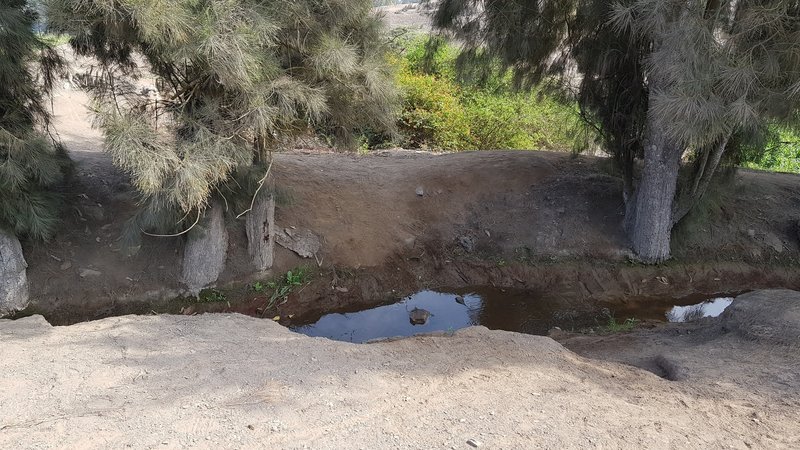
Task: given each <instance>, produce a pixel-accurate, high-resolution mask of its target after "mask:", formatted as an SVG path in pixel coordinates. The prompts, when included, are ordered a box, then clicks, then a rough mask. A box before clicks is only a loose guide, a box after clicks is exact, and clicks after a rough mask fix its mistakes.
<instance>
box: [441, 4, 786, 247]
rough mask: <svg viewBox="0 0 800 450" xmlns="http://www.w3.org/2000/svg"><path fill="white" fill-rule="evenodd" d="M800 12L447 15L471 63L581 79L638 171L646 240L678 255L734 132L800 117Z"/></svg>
mask: <svg viewBox="0 0 800 450" xmlns="http://www.w3.org/2000/svg"><path fill="white" fill-rule="evenodd" d="M799 17H800V6H799V4H798V2H796V1H788V0H762V1H748V0H745V1H741V0H740V1H718V0H709V1H707V2H686V1H678V0H635V1H632V0H622V1H619V2H618V1H610V0H583V1H581V0H558V1H555V0H544V1H542V2H529V1H526V0H493V1H484V0H443V1H442V2H441V3H440V4H439V6H438V9H437V12H436V14H435V16H434V25H435V26H436V27H437V28H438V29H440V30H442V31H444V32H447V33H451V34H454V35H455V36H456V37H458V38H459V39H460V40H461V41H462V42H464V46H465V47H464V48H465V49H464V52H463V54H462V60H463V63H462V65H468V64H470V63H473V64H474V63H480V62H482V61H487V60H498V61H500V63H501V64H502V65H503V66H504V67H506V68H509V69H511V70H513V72H514V74H515V76H516V79H517V81H518V85H519V86H521V87H529V86H531V85H534V84H536V83H540V82H542V81H552V80H553V79H560V80H561V81H562V82H563V84H562V86H566V87H568V88H569V87H573V86H574V85H575V84H576V83H575V81H576V80H578V83H577V84H578V86H577V87H578V93H577V98H578V100H579V103H580V105H581V111H582V114H583V116H584V118H585V119H586V120H587V121H589V122H590V123H592V124H594V125H595V126H596V127H597V128H598V129H599V131H600V133H601V135H602V136H603V137H604V139H605V141H606V147H607V148H608V150H609V151H610V152H611V153H612V154H613V155H614V156H615V158H616V160H617V161H618V163H619V164H620V166H621V167H622V169H623V173H624V174H625V176H624V181H625V186H624V194H625V201H626V217H625V225H626V230H627V231H628V234H629V237H630V239H631V243H632V246H633V249H634V251H635V252H636V253H637V254H638V256H639V257H640V258H641V259H642V260H643V261H645V262H651V263H652V262H660V261H663V260H665V259H667V258H668V257H669V251H670V249H669V247H670V233H671V229H672V227H673V226H674V224H675V223H676V222H677V221H678V220H680V219H681V218H682V217H683V216H684V215H685V214H686V213H687V212H688V211H689V210H690V209H691V207H692V206H693V205H694V204H695V203H696V201H697V199H698V198H699V197H701V196H702V195H703V193H704V192H705V189H706V188H707V187H708V185H709V183H710V180H711V177H712V176H713V175H714V173H715V172H716V170H717V167H718V166H719V162H720V161H721V159H722V157H723V156H724V154H725V153H726V152H730V148H731V147H733V146H732V145H730V144H731V143H732V142H734V141H735V139H732V137H735V136H740V135H746V134H752V133H754V132H757V131H758V129H759V128H763V127H764V125H765V124H766V123H768V122H769V121H773V120H777V121H792V120H795V119H796V117H797V115H796V111H797V105H798V101H799V100H800V22H799V21H800V18H799ZM687 154H688V155H690V156H691V158H690V160H691V161H693V166H692V167H688V168H687V169H688V170H689V171H690V173H691V176H690V177H688V180H687V182H686V183H685V185H684V186H683V188H682V189H681V192H682V193H683V194H684V195H683V196H682V198H681V199H680V200H679V201H677V202H676V192H677V191H678V180H679V171H680V169H681V160H682V157H683V156H684V155H687ZM637 159H642V160H643V167H642V171H641V174H640V177H639V182H638V183H636V177H635V176H634V168H635V164H634V161H635V160H637Z"/></svg>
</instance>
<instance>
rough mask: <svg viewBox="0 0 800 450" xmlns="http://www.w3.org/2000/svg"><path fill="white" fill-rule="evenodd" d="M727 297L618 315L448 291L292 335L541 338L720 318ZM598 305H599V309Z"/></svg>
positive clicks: (530, 297)
mask: <svg viewBox="0 0 800 450" xmlns="http://www.w3.org/2000/svg"><path fill="white" fill-rule="evenodd" d="M731 301H732V298H718V299H714V300H709V301H705V302H702V303H697V304H689V305H687V306H675V305H676V304H677V305H686V304H687V303H695V302H696V300H694V301H689V300H686V301H681V300H673V299H664V300H648V301H645V302H642V303H639V302H637V303H638V304H639V305H640V307H639V308H636V309H633V310H627V309H626V310H624V311H620V312H621V313H622V314H621V315H620V314H617V313H615V312H614V311H613V310H611V311H610V310H609V309H608V308H600V307H594V308H590V307H588V306H587V305H585V304H578V305H576V304H572V303H570V301H569V300H568V299H560V298H557V297H549V296H542V295H537V294H535V293H532V292H530V291H519V290H512V289H496V288H485V287H484V288H474V289H468V290H453V291H452V292H435V291H422V292H419V293H416V294H414V295H411V296H409V297H406V298H404V299H403V300H401V301H400V302H398V303H395V304H391V305H384V306H378V307H376V308H371V309H366V310H363V311H357V312H350V313H333V314H326V315H324V316H322V317H321V318H320V319H319V320H317V321H316V322H314V323H310V324H305V325H295V326H291V327H290V328H291V329H292V330H293V331H296V332H298V333H302V334H305V335H308V336H314V337H326V338H329V339H335V340H339V341H347V342H356V343H362V342H367V341H370V340H373V339H380V338H390V337H405V336H412V335H416V334H423V333H431V332H441V331H444V332H447V331H455V330H458V329H460V328H465V327H468V326H471V325H483V326H485V327H487V328H489V329H494V330H506V331H515V332H519V333H527V334H537V335H546V334H547V333H548V331H549V330H550V329H552V328H553V327H556V326H557V327H560V328H562V329H564V330H580V329H584V328H589V327H602V326H604V325H607V324H608V322H609V320H610V315H612V316H613V317H614V318H615V320H616V321H617V322H618V323H621V322H623V321H625V320H626V319H627V318H636V319H638V320H650V321H670V322H685V321H691V320H695V319H697V318H700V317H710V316H717V315H719V314H720V313H721V312H722V311H723V310H724V309H725V307H727V306H728V305H730V303H731ZM601 306H602V305H601Z"/></svg>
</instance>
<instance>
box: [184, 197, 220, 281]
mask: <svg viewBox="0 0 800 450" xmlns="http://www.w3.org/2000/svg"><path fill="white" fill-rule="evenodd" d="M227 257H228V230H227V228H225V213H224V208H223V207H222V205H220V204H219V203H218V202H214V204H212V205H211V208H209V209H208V210H206V212H205V217H203V219H202V220H201V221H200V223H199V224H198V225H197V226H195V227H194V228H193V229H192V230H191V231H189V234H188V238H187V240H186V247H185V248H184V250H183V268H182V279H183V283H184V284H185V285H186V287H187V288H188V289H189V292H190V293H191V294H192V295H195V296H196V295H198V294H199V293H200V290H202V289H203V288H206V287H209V286H212V285H213V284H214V283H215V282H216V281H217V278H219V276H220V274H221V273H222V271H223V269H224V268H225V260H226V259H227Z"/></svg>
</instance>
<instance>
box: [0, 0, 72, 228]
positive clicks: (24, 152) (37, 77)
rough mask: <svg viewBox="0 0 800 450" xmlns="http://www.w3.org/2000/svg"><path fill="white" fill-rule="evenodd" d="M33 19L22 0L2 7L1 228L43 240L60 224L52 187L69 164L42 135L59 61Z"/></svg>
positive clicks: (47, 122) (47, 120)
mask: <svg viewBox="0 0 800 450" xmlns="http://www.w3.org/2000/svg"><path fill="white" fill-rule="evenodd" d="M35 20H36V13H35V11H33V10H32V9H30V8H29V7H28V5H27V4H26V2H25V1H24V0H10V1H5V2H2V3H1V4H0V228H4V229H6V230H8V231H11V232H13V233H15V234H17V235H25V236H30V237H33V238H39V239H45V238H48V237H50V236H51V235H52V234H53V232H54V231H55V225H56V224H57V222H58V216H59V208H58V205H59V204H60V199H59V196H58V195H57V194H56V193H55V192H54V188H55V187H56V186H57V185H59V184H60V183H61V182H62V181H63V179H64V174H65V171H66V169H67V166H68V160H67V158H66V156H65V154H64V152H63V151H62V150H61V149H60V148H58V147H57V146H55V145H54V143H53V140H52V139H50V138H49V137H47V136H46V135H45V134H44V133H43V131H44V130H45V129H46V128H47V126H48V124H49V120H50V115H49V113H48V110H47V109H46V107H45V104H44V98H43V96H44V94H45V93H47V92H49V91H50V90H51V88H52V86H53V81H54V78H55V76H56V74H57V72H58V70H59V68H60V67H61V61H60V59H59V58H58V56H57V55H56V54H55V53H54V52H53V50H52V49H51V48H50V47H48V45H47V44H45V43H44V42H43V41H42V40H41V39H40V38H39V37H38V36H37V35H36V34H35V33H34V32H33V24H34V22H35Z"/></svg>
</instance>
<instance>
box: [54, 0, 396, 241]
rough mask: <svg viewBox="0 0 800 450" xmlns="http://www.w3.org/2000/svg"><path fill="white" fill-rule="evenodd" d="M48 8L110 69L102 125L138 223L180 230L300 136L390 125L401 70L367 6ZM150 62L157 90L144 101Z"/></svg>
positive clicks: (115, 3)
mask: <svg viewBox="0 0 800 450" xmlns="http://www.w3.org/2000/svg"><path fill="white" fill-rule="evenodd" d="M47 5H48V10H47V19H48V22H49V25H50V26H51V28H52V29H53V31H55V32H60V33H65V34H69V35H70V36H72V38H71V40H70V42H71V44H72V46H73V47H74V48H75V49H76V50H77V52H78V53H80V54H84V55H91V56H94V57H96V58H97V59H99V61H100V62H101V63H102V69H103V70H102V73H101V74H100V75H99V76H98V78H97V80H95V81H96V83H95V85H96V87H95V89H94V92H93V94H94V98H95V101H96V106H95V110H96V113H97V118H98V121H97V122H98V124H99V127H100V129H101V130H102V131H103V134H104V137H105V147H106V150H107V151H108V152H109V153H110V154H111V156H112V157H113V159H114V162H115V163H116V164H117V165H118V166H119V167H121V168H122V169H124V170H125V171H126V172H128V173H129V174H130V175H131V178H132V181H133V183H134V185H135V186H136V188H137V189H138V191H139V192H140V194H141V197H142V202H141V204H142V209H141V211H140V212H139V214H138V215H137V217H136V218H135V220H134V225H135V226H134V227H133V229H135V230H138V229H139V228H142V229H145V230H148V229H149V230H153V231H156V232H162V233H164V232H170V231H177V230H179V229H185V228H186V227H187V226H188V225H189V224H191V223H193V222H194V221H195V220H196V218H197V217H198V216H199V215H200V214H202V213H203V212H204V210H205V208H206V207H207V205H209V204H210V201H211V199H212V197H220V198H221V197H223V196H224V197H225V200H226V201H227V200H233V202H232V203H235V199H233V198H232V196H236V195H239V196H241V197H248V196H250V195H252V193H253V190H254V186H255V185H256V184H257V183H254V182H251V181H252V180H260V179H261V178H262V176H263V174H264V173H265V170H266V167H267V166H268V164H269V161H270V159H271V156H270V155H271V152H272V151H275V150H280V149H282V148H286V147H288V146H290V145H292V143H293V142H294V141H295V139H296V138H297V137H298V136H301V135H308V134H311V133H314V132H315V131H320V132H324V133H325V134H327V135H329V136H333V137H334V138H335V139H336V140H337V142H338V143H340V144H341V145H345V146H351V145H354V143H355V139H354V137H355V136H356V135H357V134H359V133H360V132H361V131H362V130H363V129H364V128H370V129H374V130H383V129H389V130H390V129H391V128H392V127H393V124H394V116H393V110H394V89H393V83H392V77H393V74H392V72H391V70H390V67H389V66H388V65H387V64H386V61H385V58H384V45H385V42H386V40H385V38H384V36H383V30H382V25H381V22H380V20H379V19H378V18H377V17H375V16H374V14H372V9H371V8H372V6H371V3H370V2H369V0H340V1H334V2H319V1H317V0H293V1H289V2H264V1H258V0H174V1H168V2H165V1H161V0H84V1H80V2H74V1H71V0H48V1H47ZM137 53H138V54H141V55H143V56H144V63H142V60H141V58H134V57H133V56H134V55H135V54H137ZM142 70H148V71H151V72H152V73H154V74H155V76H156V84H155V88H157V91H158V95H157V96H152V95H151V96H144V95H141V88H142V86H140V85H139V84H137V83H138V82H137V76H138V75H139V74H140V72H141V71H142ZM242 180H244V181H245V183H244V184H242V183H241V181H242ZM248 180H250V181H248ZM245 185H246V186H248V187H249V189H244V188H243V186H245ZM236 212H238V211H236Z"/></svg>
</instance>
